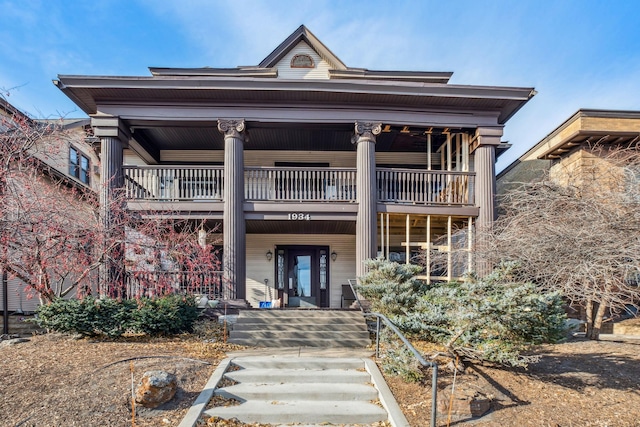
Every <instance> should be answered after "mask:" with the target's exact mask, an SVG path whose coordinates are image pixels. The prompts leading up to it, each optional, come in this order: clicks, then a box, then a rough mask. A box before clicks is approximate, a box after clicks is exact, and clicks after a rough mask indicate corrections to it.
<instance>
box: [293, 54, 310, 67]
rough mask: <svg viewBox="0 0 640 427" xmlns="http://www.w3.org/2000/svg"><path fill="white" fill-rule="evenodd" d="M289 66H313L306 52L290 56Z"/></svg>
mask: <svg viewBox="0 0 640 427" xmlns="http://www.w3.org/2000/svg"><path fill="white" fill-rule="evenodd" d="M291 68H313V58H312V57H311V56H309V55H307V54H301V55H295V56H294V57H293V58H291Z"/></svg>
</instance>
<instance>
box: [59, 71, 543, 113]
mask: <svg viewBox="0 0 640 427" xmlns="http://www.w3.org/2000/svg"><path fill="white" fill-rule="evenodd" d="M54 83H55V84H56V86H57V87H58V88H59V89H60V90H62V91H63V92H64V93H65V94H66V95H67V96H68V97H69V98H70V99H71V100H73V101H74V102H75V103H76V104H77V105H78V106H79V107H80V108H82V110H83V111H84V112H85V113H86V114H88V115H93V114H97V113H98V112H99V105H100V104H111V105H116V104H117V105H136V104H145V105H148V104H150V103H158V104H161V105H165V106H166V105H182V106H184V105H185V104H191V105H194V104H197V105H203V106H204V105H207V104H220V103H243V104H268V105H274V104H278V103H287V104H291V103H299V104H304V105H316V104H317V105H327V104H333V105H345V106H349V105H351V106H354V105H358V106H367V108H373V109H375V108H381V109H384V108H389V107H390V106H402V107H408V108H448V109H455V110H463V111H494V112H496V115H497V117H498V119H497V122H498V124H504V123H505V122H506V121H507V120H508V119H509V118H510V117H511V116H512V115H513V114H515V113H516V112H517V111H518V110H519V109H520V108H522V106H524V104H525V103H526V102H527V101H528V100H529V99H531V97H532V96H534V95H535V91H534V90H533V89H532V88H518V87H493V86H467V85H449V84H433V83H424V82H407V81H388V80H384V81H380V80H355V79H338V80H284V79H272V78H256V77H247V78H243V79H238V78H225V77H217V76H216V77H210V76H188V77H187V76H153V77H102V76H73V75H61V76H59V79H58V80H55V81H54Z"/></svg>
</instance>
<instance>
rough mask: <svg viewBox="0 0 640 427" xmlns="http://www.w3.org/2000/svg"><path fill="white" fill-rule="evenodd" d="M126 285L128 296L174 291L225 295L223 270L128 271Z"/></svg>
mask: <svg viewBox="0 0 640 427" xmlns="http://www.w3.org/2000/svg"><path fill="white" fill-rule="evenodd" d="M125 285H126V293H127V295H126V296H127V297H128V298H139V297H156V296H161V295H166V294H173V293H179V294H185V295H206V296H207V298H209V299H221V298H222V297H223V289H222V272H221V271H206V272H198V271H127V274H126V282H125Z"/></svg>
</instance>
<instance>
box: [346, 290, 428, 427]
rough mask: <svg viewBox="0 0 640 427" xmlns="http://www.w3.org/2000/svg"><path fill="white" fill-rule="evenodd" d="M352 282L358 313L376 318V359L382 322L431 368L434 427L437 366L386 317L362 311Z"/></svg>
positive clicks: (378, 352) (418, 359) (418, 358)
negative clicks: (358, 307)
mask: <svg viewBox="0 0 640 427" xmlns="http://www.w3.org/2000/svg"><path fill="white" fill-rule="evenodd" d="M353 281H354V280H352V279H350V280H348V282H349V286H350V287H351V291H352V292H353V295H354V296H355V298H356V301H357V302H358V305H359V306H360V311H362V315H363V316H364V317H365V318H366V317H375V318H376V358H378V357H380V321H381V320H382V322H384V324H385V325H386V326H387V327H389V328H390V329H391V330H392V331H393V332H394V333H395V334H396V335H397V336H398V338H400V340H401V341H402V342H403V343H404V345H405V347H407V349H408V350H409V351H410V352H411V353H413V356H414V357H415V358H416V360H417V361H418V362H419V363H420V364H421V365H422V366H423V367H427V366H428V367H430V368H432V370H431V427H436V416H437V412H438V402H437V397H438V364H437V363H435V362H430V361H428V360H425V359H424V357H422V355H421V354H420V353H419V352H418V350H416V348H415V347H414V346H413V345H412V344H411V343H410V342H409V340H407V338H406V337H405V336H404V334H403V333H402V332H400V330H399V329H398V328H397V327H396V325H394V324H393V323H392V322H391V320H389V319H388V318H387V316H385V315H384V314H381V313H371V312H369V313H367V312H365V310H364V307H363V305H362V302H361V301H360V298H358V293H357V292H356V290H355V287H354V285H353V283H352V282H353Z"/></svg>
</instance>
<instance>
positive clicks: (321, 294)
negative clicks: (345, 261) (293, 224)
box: [274, 245, 331, 308]
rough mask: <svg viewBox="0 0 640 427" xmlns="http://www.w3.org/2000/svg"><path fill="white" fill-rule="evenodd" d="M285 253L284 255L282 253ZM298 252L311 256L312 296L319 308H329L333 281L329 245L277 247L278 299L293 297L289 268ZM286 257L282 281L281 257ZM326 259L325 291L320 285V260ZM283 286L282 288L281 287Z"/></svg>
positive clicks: (276, 284) (276, 280) (276, 281)
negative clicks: (280, 272) (286, 296)
mask: <svg viewBox="0 0 640 427" xmlns="http://www.w3.org/2000/svg"><path fill="white" fill-rule="evenodd" d="M281 251H284V253H281ZM296 252H302V253H305V252H306V253H308V254H309V255H311V296H315V297H316V307H317V308H329V307H330V305H331V298H330V295H331V283H330V282H331V281H330V277H331V274H330V270H329V269H330V262H329V258H330V256H329V254H330V252H329V246H327V245H276V246H275V253H276V262H275V263H274V267H275V271H274V277H275V286H276V289H277V291H278V298H280V299H281V300H282V299H283V297H284V294H287V295H288V296H289V297H291V296H292V294H291V290H290V289H289V267H290V263H291V259H292V256H294V255H295V254H296ZM280 256H284V260H283V261H284V270H283V271H284V278H283V279H282V280H280V277H279V272H278V270H279V268H278V267H279V263H280V262H281V261H280V259H279V257H280ZM322 256H324V257H325V260H324V262H325V274H326V277H325V279H326V286H325V289H322V288H321V285H320V273H321V272H320V260H321V257H322ZM281 285H282V286H283V288H281V287H280V286H281Z"/></svg>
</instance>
